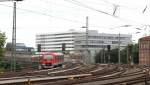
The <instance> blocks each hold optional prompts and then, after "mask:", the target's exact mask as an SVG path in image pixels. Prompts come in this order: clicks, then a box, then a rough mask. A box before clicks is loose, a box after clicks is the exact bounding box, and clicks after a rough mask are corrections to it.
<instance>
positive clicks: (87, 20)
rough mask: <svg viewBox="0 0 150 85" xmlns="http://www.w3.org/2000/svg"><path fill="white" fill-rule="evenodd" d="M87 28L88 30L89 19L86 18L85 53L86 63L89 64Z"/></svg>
mask: <svg viewBox="0 0 150 85" xmlns="http://www.w3.org/2000/svg"><path fill="white" fill-rule="evenodd" d="M88 28H89V18H88V16H87V17H86V51H87V59H88V63H89V62H90V56H89V50H88Z"/></svg>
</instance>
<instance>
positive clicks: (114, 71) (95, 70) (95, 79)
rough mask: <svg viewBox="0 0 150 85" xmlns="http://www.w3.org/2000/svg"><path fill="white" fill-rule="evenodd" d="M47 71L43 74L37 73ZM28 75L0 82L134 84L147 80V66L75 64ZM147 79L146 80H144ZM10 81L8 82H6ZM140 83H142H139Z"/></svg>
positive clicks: (88, 84)
mask: <svg viewBox="0 0 150 85" xmlns="http://www.w3.org/2000/svg"><path fill="white" fill-rule="evenodd" d="M41 72H47V74H45V75H43V74H42V75H41V74H39V73H41ZM32 73H33V74H35V75H32V76H31V75H30V76H27V75H26V76H23V77H12V78H3V79H2V78H1V79H0V84H1V83H3V84H6V85H7V84H10V83H11V85H26V84H27V83H32V85H122V84H126V85H132V84H133V85H134V84H135V85H136V84H139V83H145V81H147V83H148V82H149V76H148V75H149V68H143V67H142V68H141V67H135V68H130V67H128V66H118V65H103V66H102V65H99V64H97V65H75V66H73V67H72V68H71V66H70V67H69V68H61V69H60V68H54V69H51V70H50V69H48V70H40V71H34V72H31V73H30V74H32ZM146 79H147V80H146ZM12 81H13V82H12ZM6 82H10V83H6ZM141 85H142V84H141Z"/></svg>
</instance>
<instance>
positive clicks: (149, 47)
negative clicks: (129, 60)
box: [139, 36, 150, 65]
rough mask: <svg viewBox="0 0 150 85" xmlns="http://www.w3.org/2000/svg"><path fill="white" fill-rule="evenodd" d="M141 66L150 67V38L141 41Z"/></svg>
mask: <svg viewBox="0 0 150 85" xmlns="http://www.w3.org/2000/svg"><path fill="white" fill-rule="evenodd" d="M139 64H140V65H150V36H146V37H143V38H140V39H139Z"/></svg>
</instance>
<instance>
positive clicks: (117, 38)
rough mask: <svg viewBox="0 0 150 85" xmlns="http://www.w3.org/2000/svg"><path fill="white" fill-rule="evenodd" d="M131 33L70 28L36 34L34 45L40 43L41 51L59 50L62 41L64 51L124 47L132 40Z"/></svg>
mask: <svg viewBox="0 0 150 85" xmlns="http://www.w3.org/2000/svg"><path fill="white" fill-rule="evenodd" d="M131 37H132V36H131V35H126V34H106V33H98V31H96V30H89V31H88V33H86V32H81V31H75V30H71V31H68V32H58V33H48V34H37V35H36V45H37V44H41V50H42V51H61V50H62V43H65V44H66V51H72V52H73V51H84V50H85V49H87V48H88V50H96V51H99V50H100V49H102V48H104V49H105V48H106V47H107V45H110V46H111V48H117V47H118V44H119V42H120V47H121V48H122V47H125V46H126V45H127V44H130V43H131V42H132V40H131Z"/></svg>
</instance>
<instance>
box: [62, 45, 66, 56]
mask: <svg viewBox="0 0 150 85" xmlns="http://www.w3.org/2000/svg"><path fill="white" fill-rule="evenodd" d="M65 51H66V43H62V52H63V54H65Z"/></svg>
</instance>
